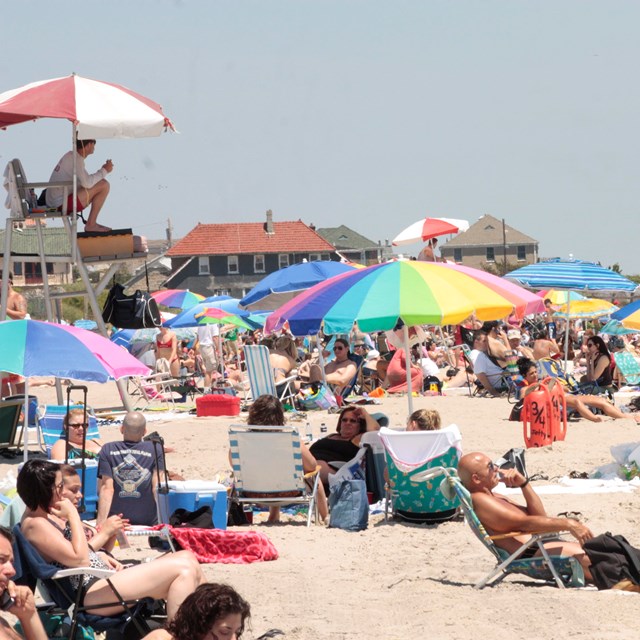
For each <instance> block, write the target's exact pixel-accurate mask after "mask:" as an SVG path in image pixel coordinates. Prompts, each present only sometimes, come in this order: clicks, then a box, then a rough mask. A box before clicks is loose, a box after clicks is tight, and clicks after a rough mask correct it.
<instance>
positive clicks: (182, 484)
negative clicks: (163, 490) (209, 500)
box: [169, 480, 227, 493]
mask: <svg viewBox="0 0 640 640" xmlns="http://www.w3.org/2000/svg"><path fill="white" fill-rule="evenodd" d="M169 490H170V491H175V492H176V493H218V492H219V491H226V490H227V487H225V486H224V485H223V484H220V483H219V482H215V481H213V480H169Z"/></svg>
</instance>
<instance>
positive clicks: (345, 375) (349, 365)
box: [309, 338, 358, 393]
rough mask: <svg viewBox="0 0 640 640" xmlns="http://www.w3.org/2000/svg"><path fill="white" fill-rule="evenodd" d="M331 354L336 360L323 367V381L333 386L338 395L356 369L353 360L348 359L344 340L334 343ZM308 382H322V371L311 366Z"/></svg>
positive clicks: (340, 339) (346, 344) (347, 344)
mask: <svg viewBox="0 0 640 640" xmlns="http://www.w3.org/2000/svg"><path fill="white" fill-rule="evenodd" d="M333 352H334V354H335V356H336V359H335V360H334V361H333V362H329V364H327V365H326V366H325V368H324V373H325V379H326V381H327V383H328V384H331V385H333V386H334V388H335V391H336V392H337V393H340V392H341V391H342V390H343V388H344V387H346V386H347V385H348V384H349V383H350V382H351V380H353V376H355V375H356V371H357V370H358V367H357V365H356V363H355V362H354V361H353V360H350V359H349V343H348V342H347V341H346V340H345V339H344V338H338V339H337V340H336V341H335V343H334V345H333ZM309 382H322V370H321V369H320V366H319V365H317V364H314V365H311V367H310V370H309Z"/></svg>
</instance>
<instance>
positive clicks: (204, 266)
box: [198, 256, 209, 276]
mask: <svg viewBox="0 0 640 640" xmlns="http://www.w3.org/2000/svg"><path fill="white" fill-rule="evenodd" d="M198 275H201V276H208V275H209V256H200V257H199V258H198Z"/></svg>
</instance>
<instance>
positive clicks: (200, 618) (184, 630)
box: [144, 583, 251, 640]
mask: <svg viewBox="0 0 640 640" xmlns="http://www.w3.org/2000/svg"><path fill="white" fill-rule="evenodd" d="M250 615H251V608H250V607H249V603H248V602H247V601H246V600H244V599H243V598H242V597H241V596H240V595H239V594H238V592H237V591H236V590H235V589H234V588H233V587H230V586H228V585H226V584H212V583H205V584H201V585H200V586H199V587H198V588H197V589H196V590H195V591H194V592H193V593H192V594H191V595H190V596H188V597H187V598H186V600H185V601H184V602H183V603H182V604H181V605H180V608H179V609H178V613H176V616H175V618H174V619H173V620H172V621H171V622H170V623H169V624H168V625H167V628H166V629H157V630H155V631H152V632H151V633H149V634H147V635H146V636H145V637H144V640H186V639H187V638H189V640H211V639H215V640H239V639H240V638H241V637H242V633H243V632H244V627H245V624H246V623H247V622H248V620H249V616H250Z"/></svg>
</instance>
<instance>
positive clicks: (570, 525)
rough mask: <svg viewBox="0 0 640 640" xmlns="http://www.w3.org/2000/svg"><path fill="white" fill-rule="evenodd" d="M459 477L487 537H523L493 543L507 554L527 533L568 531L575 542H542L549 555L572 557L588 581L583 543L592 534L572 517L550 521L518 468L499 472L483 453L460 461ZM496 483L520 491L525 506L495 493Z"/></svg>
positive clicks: (536, 552)
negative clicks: (511, 533)
mask: <svg viewBox="0 0 640 640" xmlns="http://www.w3.org/2000/svg"><path fill="white" fill-rule="evenodd" d="M458 475H459V477H460V480H461V481H462V484H463V485H464V486H465V487H466V488H467V489H468V490H469V492H470V493H471V499H472V501H473V508H474V510H475V512H476V515H477V516H478V518H479V519H480V522H482V524H483V525H484V527H485V529H486V530H487V533H489V535H499V534H501V533H510V532H513V531H522V535H518V536H515V537H509V538H504V539H501V540H495V544H496V545H497V546H499V547H500V548H502V549H505V550H506V551H508V552H509V553H513V552H514V551H515V550H516V549H518V548H519V547H520V546H522V545H523V544H524V543H526V542H528V541H529V540H530V538H531V536H530V535H527V533H556V532H558V533H560V532H562V531H569V532H570V533H571V535H572V536H573V537H574V538H575V539H576V540H577V541H578V542H577V543H576V542H565V541H564V540H560V539H558V540H550V541H547V542H545V543H544V546H545V549H547V550H548V551H549V553H550V554H551V555H564V556H573V557H575V558H576V560H578V562H579V563H580V564H581V565H582V568H583V569H584V573H585V578H586V579H587V580H591V573H590V572H589V565H590V561H589V558H588V556H587V555H586V553H585V552H584V550H583V549H582V544H583V543H584V542H586V541H587V540H590V539H591V538H593V534H592V533H591V531H590V530H589V529H588V527H586V526H585V525H583V524H582V523H581V522H579V521H578V520H575V519H574V518H551V517H549V516H547V514H546V512H545V510H544V506H543V505H542V501H541V500H540V498H539V496H538V495H537V494H536V492H535V491H534V490H533V486H532V485H531V484H529V481H528V480H527V479H526V478H525V477H524V476H523V475H522V474H521V473H520V472H519V471H518V470H517V469H499V468H498V467H497V466H496V465H495V464H494V463H493V462H492V461H491V459H490V458H489V457H488V456H486V455H485V454H483V453H478V452H474V453H467V454H466V455H464V456H462V458H460V462H459V463H458ZM499 482H504V484H505V486H507V487H517V488H519V489H521V490H522V497H523V498H524V500H525V502H526V506H521V505H519V504H517V503H516V502H514V501H512V500H510V499H509V498H507V497H506V496H502V495H500V494H497V493H494V492H493V490H494V489H495V488H496V486H497V485H498V483H499ZM538 555H540V550H539V549H538V548H537V546H536V545H532V546H531V547H530V548H529V549H527V550H526V551H525V552H524V554H523V555H522V556H521V557H523V558H530V557H533V556H538Z"/></svg>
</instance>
